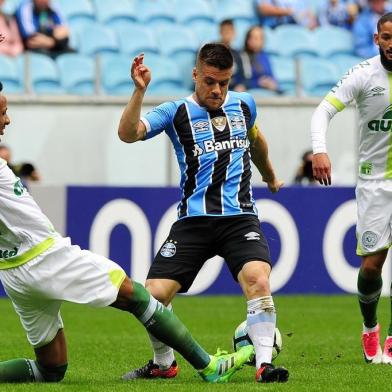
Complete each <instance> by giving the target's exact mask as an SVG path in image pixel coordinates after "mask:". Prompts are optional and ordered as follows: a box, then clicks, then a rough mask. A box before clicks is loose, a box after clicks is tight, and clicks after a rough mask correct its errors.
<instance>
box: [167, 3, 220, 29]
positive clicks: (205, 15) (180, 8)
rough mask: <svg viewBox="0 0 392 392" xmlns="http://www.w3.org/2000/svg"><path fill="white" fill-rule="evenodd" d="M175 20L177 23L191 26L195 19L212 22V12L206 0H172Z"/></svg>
mask: <svg viewBox="0 0 392 392" xmlns="http://www.w3.org/2000/svg"><path fill="white" fill-rule="evenodd" d="M174 9H175V16H176V20H177V22H179V23H183V24H186V25H187V26H192V24H193V23H194V22H195V21H207V22H210V23H211V22H214V20H215V19H214V14H213V10H212V7H211V5H210V3H209V2H208V1H207V0H192V1H184V0H174Z"/></svg>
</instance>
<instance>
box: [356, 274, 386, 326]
mask: <svg viewBox="0 0 392 392" xmlns="http://www.w3.org/2000/svg"><path fill="white" fill-rule="evenodd" d="M381 289H382V278H381V275H380V276H379V277H377V278H376V279H368V278H366V277H365V276H364V274H363V271H362V270H361V269H360V270H359V273H358V300H359V307H360V308H361V313H362V316H363V323H364V324H365V327H367V328H373V327H375V326H376V325H377V314H376V311H377V305H378V300H379V299H380V294H381Z"/></svg>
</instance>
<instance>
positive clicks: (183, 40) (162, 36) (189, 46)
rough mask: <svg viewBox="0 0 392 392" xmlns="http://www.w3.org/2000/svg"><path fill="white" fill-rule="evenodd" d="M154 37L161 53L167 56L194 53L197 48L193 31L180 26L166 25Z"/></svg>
mask: <svg viewBox="0 0 392 392" xmlns="http://www.w3.org/2000/svg"><path fill="white" fill-rule="evenodd" d="M156 37H157V41H158V44H159V48H160V51H161V53H162V54H165V55H168V56H169V55H172V54H175V53H180V52H186V53H189V52H191V53H196V51H197V49H198V48H199V44H198V41H197V38H196V36H195V34H194V33H193V31H192V30H191V29H188V28H187V27H185V26H182V25H178V24H175V25H172V26H169V25H167V26H166V27H163V28H161V29H159V30H158V31H157V35H156Z"/></svg>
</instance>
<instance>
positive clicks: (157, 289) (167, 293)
mask: <svg viewBox="0 0 392 392" xmlns="http://www.w3.org/2000/svg"><path fill="white" fill-rule="evenodd" d="M206 224H207V223H206V219H203V218H196V219H193V218H192V221H191V223H189V220H187V219H185V220H182V221H178V222H176V223H174V224H173V226H172V227H171V230H170V233H169V236H168V237H167V239H166V240H165V242H164V243H163V244H162V246H161V248H160V250H159V251H158V253H157V254H156V256H155V258H154V262H153V263H152V265H151V268H150V271H149V273H148V276H147V281H146V284H145V287H146V288H147V290H148V291H149V292H150V293H151V294H152V295H153V297H155V298H156V299H157V300H158V301H160V302H162V303H163V304H164V305H166V306H168V309H169V310H171V305H170V302H171V300H172V299H173V298H174V296H175V294H176V293H177V292H179V291H181V292H186V291H187V290H188V289H189V287H190V286H191V284H192V282H193V280H194V278H195V277H196V275H197V273H198V271H199V270H200V268H201V266H202V265H203V261H204V260H205V259H207V258H208V257H207V254H206V251H205V248H209V241H210V240H211V239H210V238H208V237H207V236H206V233H208V229H207V227H206ZM206 243H207V246H206ZM149 338H150V341H151V345H152V348H153V352H154V358H153V359H151V360H149V361H148V362H147V364H145V365H143V366H142V367H140V368H137V369H134V370H132V371H130V372H128V373H127V374H125V375H124V378H125V379H127V380H129V379H134V378H157V377H161V378H172V377H175V376H176V375H177V373H178V370H179V369H178V366H177V362H176V361H175V356H174V351H173V349H172V348H171V347H170V346H168V345H166V344H165V343H163V342H161V341H160V340H158V339H156V338H155V337H154V336H153V335H151V334H149Z"/></svg>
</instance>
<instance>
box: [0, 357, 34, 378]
mask: <svg viewBox="0 0 392 392" xmlns="http://www.w3.org/2000/svg"><path fill="white" fill-rule="evenodd" d="M32 362H33V361H30V360H28V359H23V358H18V359H11V360H10V361H5V362H0V383H2V382H34V381H35V376H34V372H33V369H32V364H31V363H32Z"/></svg>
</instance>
